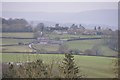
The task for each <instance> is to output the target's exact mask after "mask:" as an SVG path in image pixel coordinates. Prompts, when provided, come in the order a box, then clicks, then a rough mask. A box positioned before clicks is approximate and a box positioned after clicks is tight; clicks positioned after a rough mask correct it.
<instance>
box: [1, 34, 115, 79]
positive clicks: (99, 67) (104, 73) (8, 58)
mask: <svg viewBox="0 0 120 80" xmlns="http://www.w3.org/2000/svg"><path fill="white" fill-rule="evenodd" d="M3 37H21V38H32V37H33V33H3ZM49 37H50V38H51V39H54V38H56V37H60V39H69V38H71V37H84V38H85V37H86V38H88V37H90V38H91V37H100V36H91V35H90V36H88V35H68V34H64V35H57V34H50V35H49ZM33 40H34V39H2V45H9V44H18V43H20V42H21V43H30V42H32V41H33ZM65 44H66V45H68V48H69V49H79V50H80V51H82V52H84V51H85V50H86V49H91V48H92V47H93V46H95V45H98V46H99V47H100V49H101V50H102V52H103V53H102V54H104V55H107V56H111V55H117V52H115V51H113V50H111V49H110V48H108V46H106V45H103V40H79V41H70V42H66V43H65ZM35 47H36V48H38V49H40V48H43V49H45V50H47V51H55V50H58V48H59V47H58V45H46V46H45V45H35ZM1 49H2V51H3V52H32V50H31V49H30V48H29V47H28V45H18V46H4V47H1ZM74 56H75V61H76V64H77V65H78V66H80V69H81V71H82V73H83V74H85V75H86V76H87V77H88V78H91V77H95V78H108V77H110V78H112V77H114V73H113V61H114V60H115V58H108V57H97V56H80V55H74ZM0 58H2V61H3V62H18V61H22V62H25V61H28V60H29V59H30V61H33V60H36V59H42V60H43V61H44V62H45V63H48V64H50V63H51V62H52V61H53V60H54V62H61V61H62V59H63V58H64V55H62V54H36V55H35V54H29V55H28V54H18V53H14V54H13V53H3V54H2V57H1V55H0Z"/></svg>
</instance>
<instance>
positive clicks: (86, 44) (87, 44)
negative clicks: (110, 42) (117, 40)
mask: <svg viewBox="0 0 120 80" xmlns="http://www.w3.org/2000/svg"><path fill="white" fill-rule="evenodd" d="M66 44H67V45H68V46H69V48H70V49H79V50H80V51H85V50H86V49H91V48H92V47H93V46H94V45H98V46H99V47H100V49H101V50H102V53H103V54H104V55H107V56H112V55H117V52H115V51H113V50H111V49H110V48H108V46H106V45H103V42H102V40H81V41H70V42H67V43H66Z"/></svg>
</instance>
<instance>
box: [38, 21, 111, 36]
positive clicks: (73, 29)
mask: <svg viewBox="0 0 120 80" xmlns="http://www.w3.org/2000/svg"><path fill="white" fill-rule="evenodd" d="M42 26H44V24H43V23H40V24H38V26H37V30H40V28H41V27H42ZM38 27H39V28H38ZM45 28H46V29H45V30H47V31H51V32H53V33H56V34H59V35H62V34H71V35H103V34H111V32H112V29H110V28H106V29H103V28H102V27H101V26H95V27H94V28H93V29H86V28H85V26H82V25H81V24H79V25H76V24H72V25H71V26H70V27H62V26H60V25H59V24H55V26H51V27H45Z"/></svg>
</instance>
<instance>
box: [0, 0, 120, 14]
mask: <svg viewBox="0 0 120 80" xmlns="http://www.w3.org/2000/svg"><path fill="white" fill-rule="evenodd" d="M117 4H118V3H117V2H116V3H115V2H3V3H2V10H3V13H4V12H81V11H87V10H97V9H117Z"/></svg>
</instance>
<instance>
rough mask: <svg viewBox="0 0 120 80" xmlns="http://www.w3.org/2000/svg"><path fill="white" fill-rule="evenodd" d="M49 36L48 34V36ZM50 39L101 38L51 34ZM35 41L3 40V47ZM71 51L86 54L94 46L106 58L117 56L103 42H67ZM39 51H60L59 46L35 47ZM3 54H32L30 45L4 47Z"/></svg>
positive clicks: (13, 34) (26, 36)
mask: <svg viewBox="0 0 120 80" xmlns="http://www.w3.org/2000/svg"><path fill="white" fill-rule="evenodd" d="M47 35H48V34H47ZM3 37H20V38H23V37H24V38H33V33H3ZM49 37H50V38H52V39H53V38H56V37H59V38H61V39H63V38H66V39H69V38H70V37H83V38H88V37H89V38H94V37H100V36H99V35H70V34H63V35H58V34H53V33H51V34H49ZM34 40H35V39H4V38H3V39H2V45H11V44H19V43H24V44H28V43H31V42H33V41H34ZM64 44H66V45H67V46H68V48H69V49H78V50H80V51H82V52H84V51H85V50H87V49H92V48H93V47H94V46H96V45H97V46H99V48H100V49H101V51H102V54H103V55H105V56H114V55H117V52H115V51H113V50H111V49H110V48H108V46H106V45H104V44H103V40H102V39H101V40H77V41H68V42H65V43H64ZM34 46H35V47H36V48H37V49H44V50H46V51H56V50H58V48H59V46H58V45H34ZM2 50H3V52H32V50H31V49H30V48H29V47H28V45H16V46H3V48H2Z"/></svg>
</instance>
